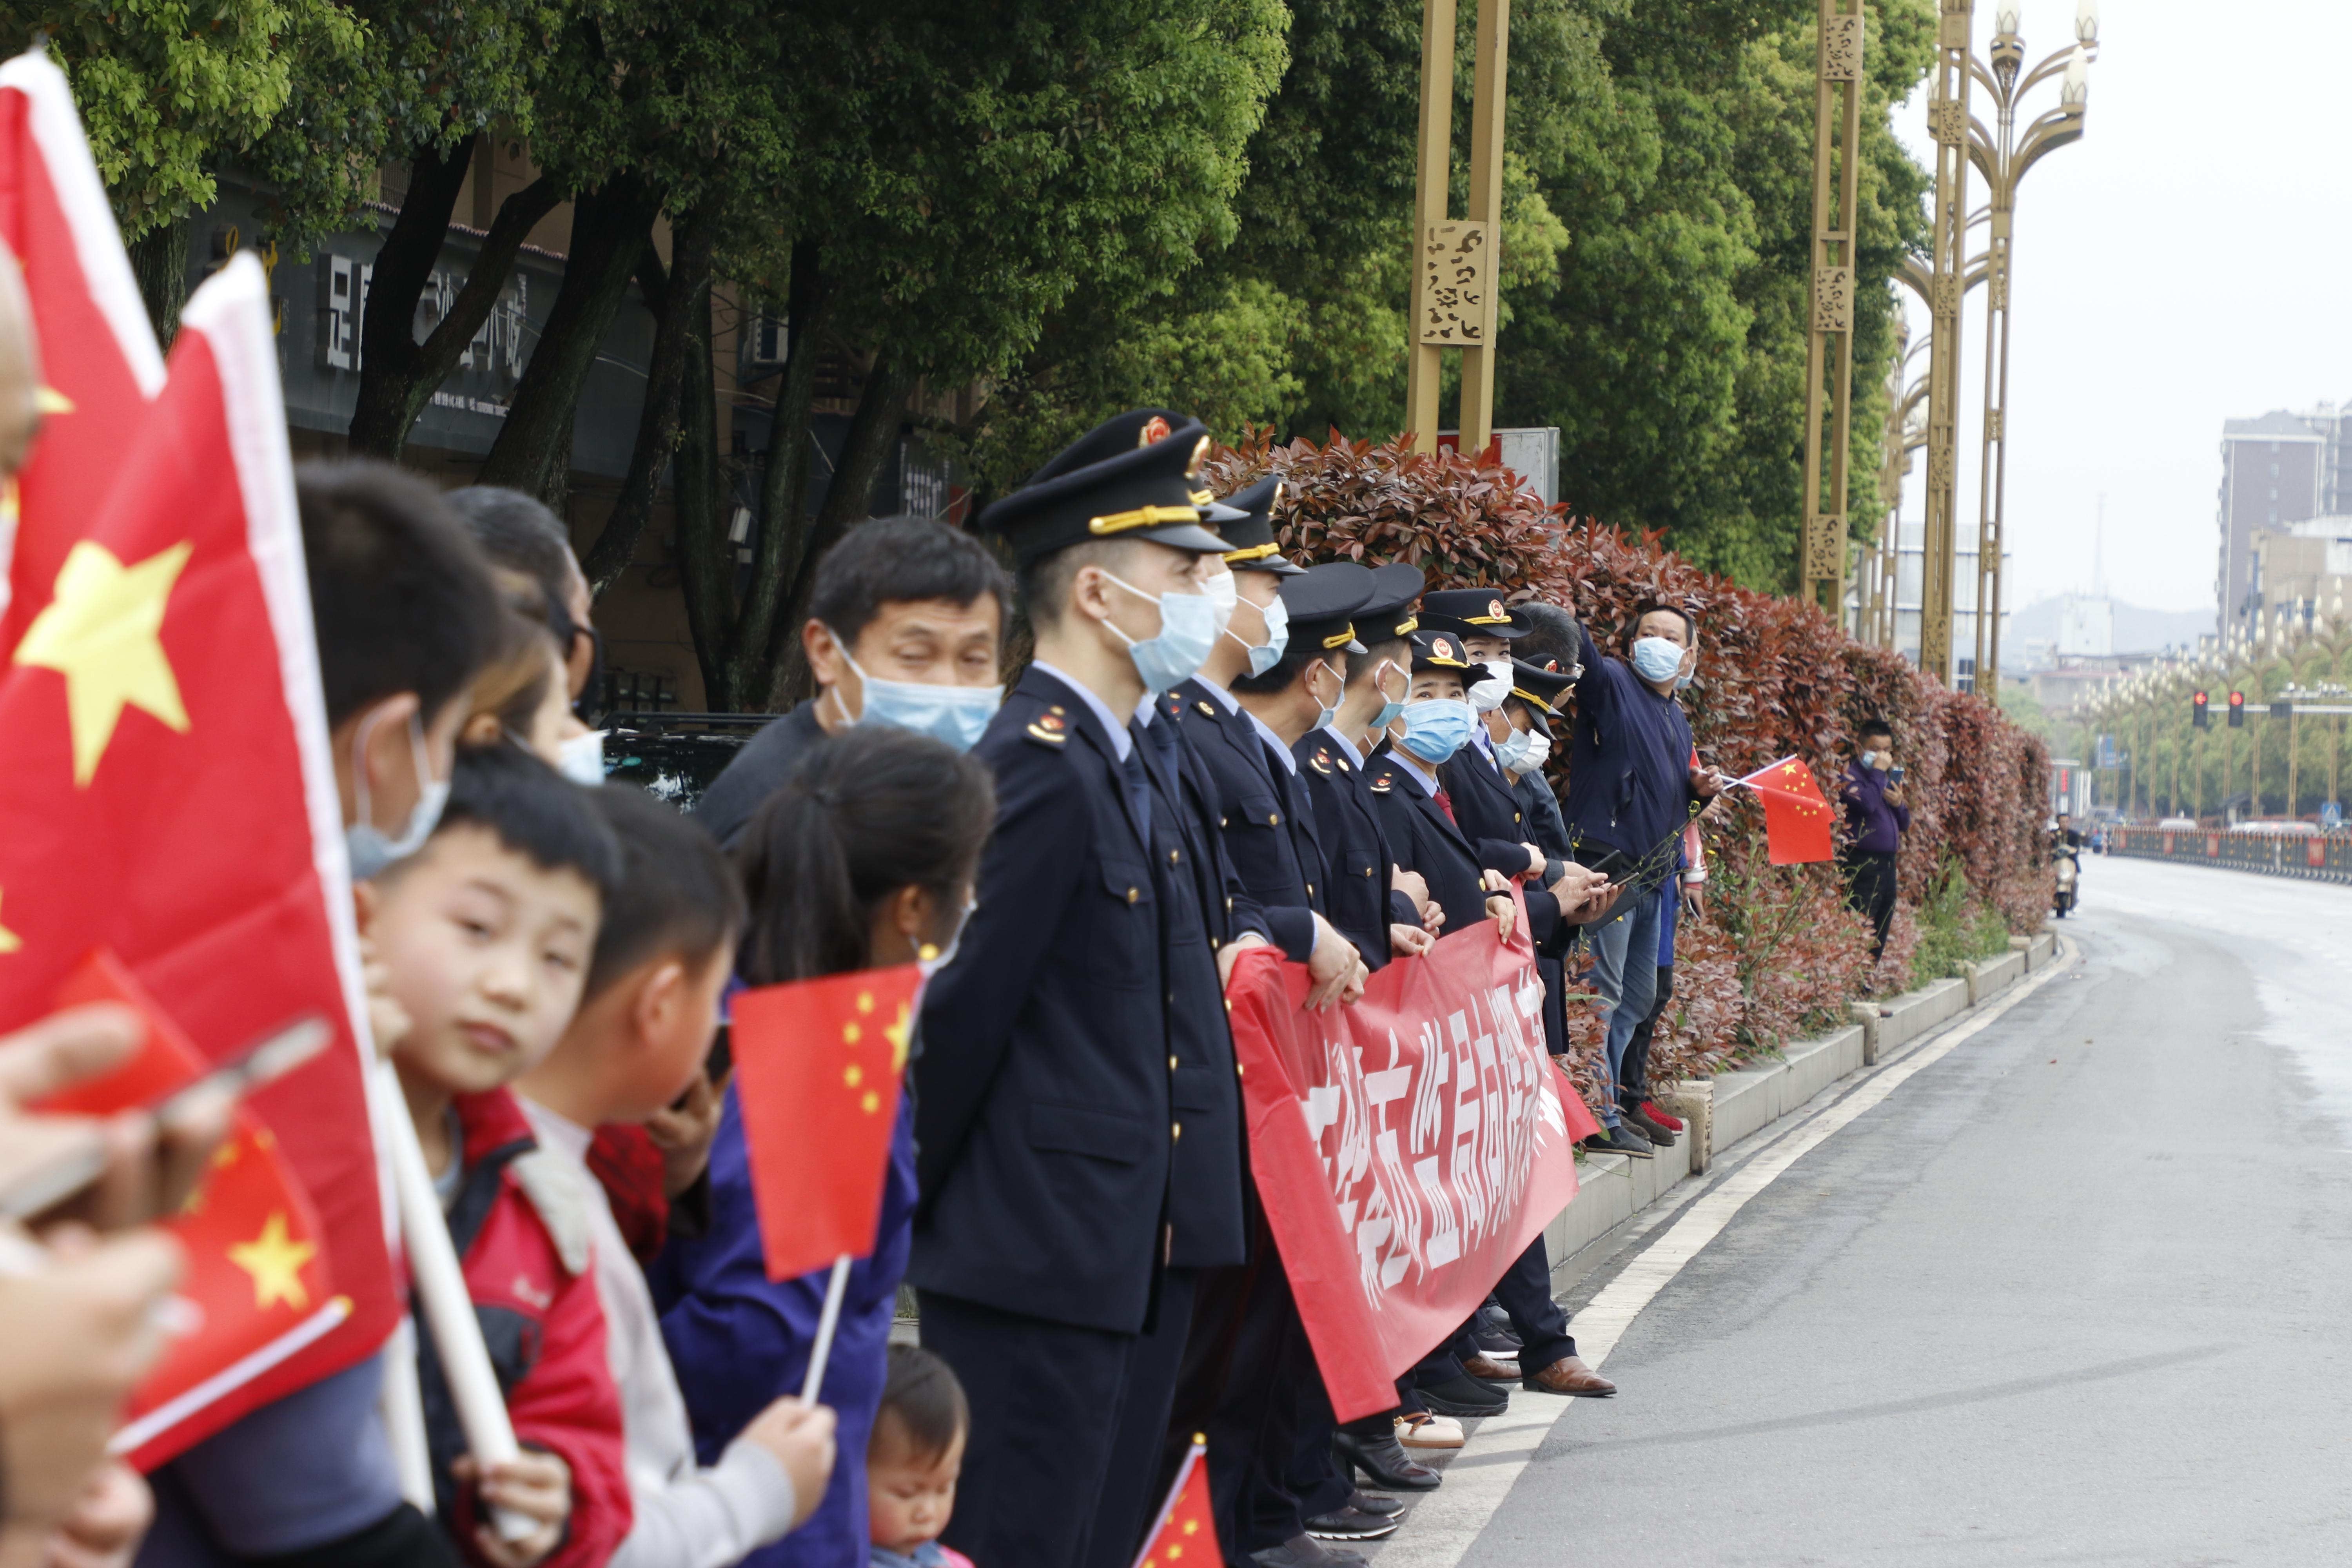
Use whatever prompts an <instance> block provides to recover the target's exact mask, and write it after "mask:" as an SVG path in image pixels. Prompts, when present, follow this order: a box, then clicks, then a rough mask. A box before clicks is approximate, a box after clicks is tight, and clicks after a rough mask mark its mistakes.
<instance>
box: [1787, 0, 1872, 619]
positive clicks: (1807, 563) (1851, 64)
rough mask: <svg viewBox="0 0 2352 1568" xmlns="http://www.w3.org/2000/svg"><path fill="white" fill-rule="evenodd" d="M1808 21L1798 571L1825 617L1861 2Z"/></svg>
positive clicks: (1846, 377)
mask: <svg viewBox="0 0 2352 1568" xmlns="http://www.w3.org/2000/svg"><path fill="white" fill-rule="evenodd" d="M1817 23H1818V26H1817V28H1816V36H1815V68H1814V91H1813V326H1812V336H1811V341H1810V342H1809V343H1808V344H1807V350H1806V354H1805V511H1804V516H1805V547H1804V563H1803V568H1802V570H1803V577H1804V592H1805V593H1806V595H1808V596H1810V597H1811V599H1812V600H1813V602H1814V603H1816V604H1818V605H1821V606H1822V608H1823V609H1824V610H1827V611H1828V612H1829V613H1830V614H1831V615H1832V616H1841V615H1842V614H1843V605H1844V604H1845V571H1846V553H1847V551H1846V485H1847V479H1848V474H1847V466H1848V458H1849V454H1850V450H1851V447H1852V445H1853V228H1854V216H1855V213H1854V209H1855V205H1856V202H1857V200H1858V193H1859V190H1860V180H1861V177H1862V157H1861V146H1862V51H1863V5H1862V0H1820V9H1819V15H1818V17H1817ZM1832 100H1834V101H1835V105H1836V109H1837V116H1836V120H1835V121H1834V122H1832V118H1831V110H1832ZM1833 123H1834V126H1835V128H1836V130H1837V131H1838V132H1839V135H1838V138H1837V142H1836V146H1835V148H1834V150H1833V149H1832V144H1831V131H1832V124H1833ZM1832 161H1834V163H1835V165H1836V167H1835V169H1834V171H1832ZM1824 362H1826V363H1824ZM1824 374H1826V376H1827V382H1828V384H1827V389H1826V391H1827V398H1826V401H1827V404H1828V407H1827V409H1826V410H1824V408H1823V402H1824V396H1823V393H1824V387H1823V377H1824ZM1825 412H1826V414H1827V424H1828V426H1829V442H1830V463H1829V468H1830V472H1829V490H1828V493H1827V494H1826V496H1825V495H1824V494H1823V493H1822V424H1823V422H1824V421H1823V415H1824V413H1825Z"/></svg>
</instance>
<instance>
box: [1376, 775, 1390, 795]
mask: <svg viewBox="0 0 2352 1568" xmlns="http://www.w3.org/2000/svg"><path fill="white" fill-rule="evenodd" d="M1395 786H1396V775H1395V774H1393V773H1374V774H1373V775H1372V793H1373V794H1374V795H1386V794H1388V793H1389V791H1390V790H1391V789H1393V788H1394V787H1395Z"/></svg>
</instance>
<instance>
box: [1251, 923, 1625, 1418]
mask: <svg viewBox="0 0 2352 1568" xmlns="http://www.w3.org/2000/svg"><path fill="white" fill-rule="evenodd" d="M1526 919H1527V917H1526V911H1525V907H1524V905H1523V906H1522V907H1521V909H1520V911H1519V915H1518V921H1517V928H1516V930H1517V932H1518V933H1519V934H1517V935H1515V937H1514V939H1513V941H1512V942H1502V941H1500V940H1498V938H1497V936H1496V927H1495V924H1494V922H1493V921H1482V922H1481V923H1480V924H1479V925H1477V926H1476V927H1475V928H1473V929H1471V930H1468V931H1456V932H1454V934H1453V935H1452V936H1448V937H1444V938H1443V939H1441V940H1440V941H1439V942H1437V944H1436V945H1435V946H1434V947H1433V948H1432V949H1431V950H1430V952H1429V953H1428V954H1427V955H1426V956H1425V957H1421V958H1403V959H1398V960H1396V961H1394V962H1393V963H1390V964H1389V965H1388V966H1387V967H1385V968H1383V969H1381V971H1380V972H1379V973H1376V974H1374V975H1373V976H1372V977H1371V980H1370V983H1369V984H1367V985H1366V987H1365V991H1364V995H1363V998H1362V1000H1360V1001H1359V1002H1357V1003H1356V1004H1355V1005H1352V1006H1347V1007H1333V1008H1332V1009H1331V1010H1330V1011H1328V1012H1323V1013H1317V1012H1310V1011H1308V1010H1307V1006H1306V997H1307V971H1306V969H1305V968H1304V966H1302V965H1299V964H1295V963H1282V962H1281V961H1280V959H1279V958H1278V957H1277V956H1276V955H1275V954H1274V952H1273V951H1272V950H1271V949H1264V948H1254V949H1252V950H1251V951H1249V952H1244V954H1243V955H1242V957H1241V959H1240V962H1239V963H1236V964H1235V965H1234V976H1233V983H1232V984H1230V985H1229V986H1228V987H1227V988H1226V995H1227V997H1228V999H1229V1000H1230V1001H1231V1002H1232V1004H1233V1024H1234V1053H1235V1056H1236V1057H1237V1058H1238V1059H1239V1061H1240V1063H1241V1067H1242V1087H1243V1090H1244V1096H1245V1098H1246V1100H1247V1101H1248V1106H1247V1112H1248V1116H1249V1136H1250V1166H1251V1170H1252V1172H1253V1173H1255V1176H1256V1178H1257V1188H1258V1193H1259V1195H1260V1196H1261V1197H1262V1198H1263V1199H1264V1200H1265V1209H1266V1218H1267V1222H1268V1224H1269V1225H1270V1226H1272V1227H1273V1230H1274V1237H1275V1243H1276V1246H1277V1247H1279V1248H1280V1249H1281V1252H1282V1260H1283V1266H1284V1268H1285V1269H1286V1271H1287V1273H1288V1274H1289V1277H1290V1289H1291V1293H1292V1294H1293V1295H1294V1296H1295V1297H1296V1298H1297V1301H1298V1311H1299V1316H1300V1318H1301V1319H1303V1320H1304V1321H1305V1323H1306V1325H1307V1339H1308V1340H1309V1341H1310V1342H1312V1343H1313V1344H1314V1346H1315V1359H1316V1361H1317V1363H1318V1364H1319V1365H1320V1366H1321V1368H1322V1371H1323V1382H1324V1386H1325V1387H1326V1388H1327V1389H1328V1392H1329V1394H1330V1395H1331V1405H1332V1408H1333V1410H1334V1411H1335V1412H1336V1413H1337V1414H1338V1415H1339V1419H1340V1420H1342V1421H1348V1420H1352V1419H1354V1418H1355V1417H1357V1416H1360V1415H1371V1414H1373V1413H1374V1412H1376V1411H1381V1410H1386V1409H1388V1408H1389V1407H1390V1406H1391V1405H1394V1404H1395V1403H1396V1387H1395V1382H1396V1379H1397V1377H1398V1375H1399V1374H1400V1373H1402V1372H1404V1370H1405V1369H1406V1368H1408V1367H1410V1366H1412V1364H1413V1363H1415V1362H1417V1361H1419V1360H1420V1359H1421V1358H1422V1357H1423V1356H1424V1355H1426V1354H1428V1353H1429V1352H1430V1351H1432V1350H1433V1349H1434V1348H1435V1347H1436V1346H1437V1345H1438V1344H1440V1343H1441V1342H1444V1340H1446V1339H1448V1338H1450V1337H1451V1336H1452V1335H1453V1333H1454V1331H1455V1330H1456V1329H1458V1328H1460V1327H1461V1326H1462V1323H1463V1321H1464V1320H1465V1319H1466V1318H1468V1317H1469V1316H1470V1314H1471V1313H1472V1312H1473V1311H1475V1310H1477V1307H1478V1303H1479V1302H1480V1301H1482V1300H1485V1299H1486V1292H1487V1291H1488V1290H1489V1289H1493V1287H1494V1284H1495V1281H1496V1280H1497V1279H1501V1278H1502V1276H1503V1271H1504V1270H1505V1269H1507V1268H1509V1267H1510V1266H1511V1264H1512V1263H1513V1262H1514V1261H1515V1260H1516V1259H1517V1258H1518V1256H1519V1254H1520V1253H1522V1252H1524V1251H1526V1250H1527V1247H1528V1243H1530V1242H1532V1241H1533V1240H1534V1239H1535V1238H1536V1237H1537V1236H1538V1235H1539V1234H1540V1233H1541V1232H1542V1230H1543V1227H1544V1226H1546V1225H1547V1224H1549V1222H1550V1220H1551V1218H1552V1216H1553V1215H1557V1214H1559V1211H1560V1210H1561V1209H1563V1208H1565V1207H1567V1206H1568V1204H1569V1201H1570V1199H1571V1198H1573V1197H1575V1196H1576V1158H1575V1153H1574V1150H1573V1146H1572V1142H1573V1140H1574V1139H1575V1138H1576V1137H1577V1136H1579V1135H1580V1133H1582V1132H1584V1131H1590V1130H1591V1118H1590V1117H1589V1116H1588V1115H1587V1114H1585V1112H1584V1107H1583V1104H1582V1102H1581V1101H1580V1100H1578V1099H1577V1098H1576V1096H1575V1094H1574V1092H1573V1091H1572V1090H1570V1089H1569V1087H1568V1084H1567V1082H1566V1080H1565V1079H1562V1078H1561V1077H1560V1075H1559V1068H1556V1067H1554V1066H1553V1065H1552V1062H1551V1058H1549V1056H1548V1055H1546V1054H1545V1050H1544V1037H1543V986H1542V982H1541V981H1540V980H1538V978H1537V975H1536V968H1535V959H1534V954H1533V952H1531V950H1530V949H1529V948H1528V945H1527V938H1526V936H1525V934H1524V931H1525V929H1526ZM1570 1118H1574V1119H1575V1120H1574V1122H1573V1123H1571V1121H1570Z"/></svg>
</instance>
